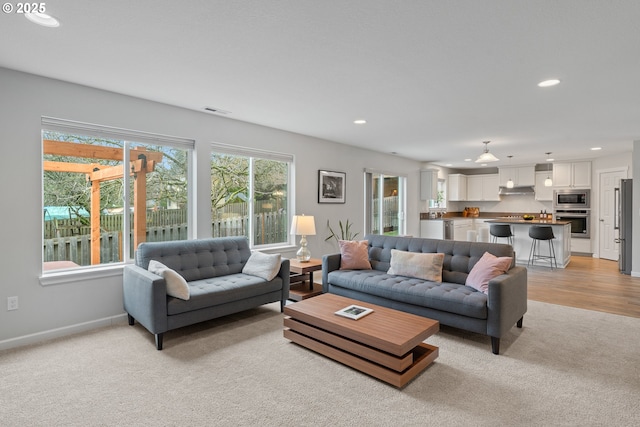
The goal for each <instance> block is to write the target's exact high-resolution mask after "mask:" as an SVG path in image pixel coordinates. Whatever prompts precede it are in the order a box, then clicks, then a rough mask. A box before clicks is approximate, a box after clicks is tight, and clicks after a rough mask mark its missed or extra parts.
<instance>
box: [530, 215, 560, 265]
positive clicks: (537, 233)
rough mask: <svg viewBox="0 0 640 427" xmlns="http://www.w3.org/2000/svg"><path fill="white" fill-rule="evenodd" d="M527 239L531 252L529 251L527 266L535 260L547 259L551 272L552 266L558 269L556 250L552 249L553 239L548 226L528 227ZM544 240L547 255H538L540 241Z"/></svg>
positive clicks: (551, 230) (551, 231)
mask: <svg viewBox="0 0 640 427" xmlns="http://www.w3.org/2000/svg"><path fill="white" fill-rule="evenodd" d="M529 237H531V238H532V239H533V240H532V241H531V250H530V251H529V262H528V263H527V266H529V265H530V264H531V263H532V262H535V260H537V259H548V260H549V267H551V269H552V270H553V264H555V265H556V268H558V262H557V260H556V250H555V249H554V247H553V242H552V240H553V239H554V238H555V236H554V235H553V229H552V228H551V227H550V226H548V225H532V226H531V227H529ZM542 240H546V241H547V242H548V244H549V255H540V241H542Z"/></svg>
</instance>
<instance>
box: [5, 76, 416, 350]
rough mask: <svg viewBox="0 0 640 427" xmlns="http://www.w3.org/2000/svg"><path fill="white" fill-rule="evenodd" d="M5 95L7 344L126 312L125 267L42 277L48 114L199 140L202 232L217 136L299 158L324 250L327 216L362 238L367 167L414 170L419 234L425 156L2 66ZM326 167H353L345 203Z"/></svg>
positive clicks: (304, 203)
mask: <svg viewBox="0 0 640 427" xmlns="http://www.w3.org/2000/svg"><path fill="white" fill-rule="evenodd" d="M0 93H1V94H2V97H1V99H0V120H1V123H2V125H1V126H0V141H1V143H2V147H3V150H4V154H3V155H2V156H1V157H0V165H1V167H0V188H2V210H1V213H0V224H2V230H3V233H2V236H3V239H2V245H3V246H4V247H3V250H2V254H3V255H2V256H1V257H0V268H1V271H2V272H3V279H2V281H1V282H0V349H2V348H7V347H11V346H15V345H21V344H25V343H29V342H33V341H37V340H40V339H43V338H49V337H54V336H57V335H62V334H65V333H69V332H73V331H77V330H81V329H85V328H91V327H95V326H100V325H103V324H109V323H111V322H112V321H114V320H115V321H120V319H121V318H122V314H123V309H122V278H121V272H120V271H119V270H116V271H115V273H114V275H111V276H107V277H103V278H99V279H86V280H81V281H65V280H63V281H62V282H61V283H60V284H57V285H48V286H43V285H41V284H40V281H39V275H40V274H41V265H42V230H41V222H42V201H41V200H42V199H41V194H42V189H41V186H42V165H41V161H42V154H41V137H40V130H41V125H40V123H41V116H51V117H57V118H64V119H69V120H76V121H81V122H87V123H94V124H101V125H107V126H114V127H119V128H127V129H133V130H139V131H146V132H153V133H159V134H165V135H172V136H178V137H184V138H191V139H194V140H195V141H196V168H195V169H196V183H197V185H196V188H195V192H196V198H197V205H196V214H197V218H198V219H199V220H198V223H197V225H196V230H195V237H208V236H210V233H211V220H210V215H211V214H210V212H211V207H210V189H209V185H208V183H209V182H210V176H209V174H210V167H209V156H210V143H211V142H219V143H225V144H233V145H239V146H245V147H253V148H260V149H263V150H264V149H267V150H272V151H277V152H283V153H291V154H293V155H294V156H295V168H296V182H295V186H296V189H295V190H296V191H295V197H296V212H297V213H305V214H307V215H314V216H315V218H316V228H317V231H318V235H317V236H313V237H309V248H310V250H311V252H312V255H313V256H314V257H321V256H322V255H323V254H325V253H329V252H335V251H336V247H335V246H334V244H333V243H331V242H325V241H324V238H325V237H326V236H327V234H328V232H327V229H326V223H327V220H330V221H331V223H332V224H337V222H338V220H343V221H344V220H346V219H347V218H348V219H349V220H351V221H352V222H353V223H354V230H356V231H359V232H360V233H361V235H362V232H363V223H364V221H363V219H364V218H363V216H364V214H363V212H364V207H363V206H364V195H363V194H364V193H363V170H364V168H371V169H379V170H384V171H391V172H396V173H398V174H399V175H407V177H408V206H407V224H408V229H407V233H408V234H413V235H418V233H419V221H418V218H419V216H418V212H419V210H420V209H419V206H418V203H419V187H418V186H419V170H420V163H419V162H416V161H413V160H409V159H403V158H400V157H397V156H392V155H386V154H383V153H377V152H373V151H369V150H363V149H357V148H354V147H349V146H345V145H341V144H337V143H333V142H330V141H325V140H320V139H317V138H312V137H307V136H303V135H299V134H294V133H290V132H285V131H280V130H276V129H272V128H267V127H263V126H257V125H252V124H249V123H245V122H240V121H237V120H231V119H228V118H221V117H217V116H214V115H210V114H208V113H204V112H198V111H192V110H187V109H183V108H177V107H172V106H169V105H165V104H159V103H155V102H151V101H146V100H142V99H137V98H133V97H128V96H124V95H119V94H116V93H111V92H105V91H101V90H97V89H93V88H88V87H84V86H80V85H75V84H71V83H65V82H61V81H56V80H51V79H47V78H42V77H38V76H34V75H29V74H24V73H20V72H17V71H12V70H7V69H4V68H0ZM318 169H328V170H336V171H343V172H346V174H347V193H346V200H347V202H346V203H345V204H343V205H333V204H332V205H319V204H318V203H317V185H318V184H317V174H318ZM294 252H295V250H288V251H285V253H284V255H285V256H293V254H294ZM9 296H18V298H19V309H18V310H15V311H7V310H6V301H7V297H9Z"/></svg>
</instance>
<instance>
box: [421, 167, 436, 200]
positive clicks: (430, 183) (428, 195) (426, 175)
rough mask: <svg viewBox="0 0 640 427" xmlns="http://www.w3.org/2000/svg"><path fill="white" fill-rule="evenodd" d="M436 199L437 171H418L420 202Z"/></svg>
mask: <svg viewBox="0 0 640 427" xmlns="http://www.w3.org/2000/svg"><path fill="white" fill-rule="evenodd" d="M437 198H438V170H437V169H423V170H421V171H420V200H435V199H437Z"/></svg>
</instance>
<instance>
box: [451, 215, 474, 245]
mask: <svg viewBox="0 0 640 427" xmlns="http://www.w3.org/2000/svg"><path fill="white" fill-rule="evenodd" d="M473 228H474V227H473V220H472V219H456V220H454V221H453V240H462V241H465V240H467V231H471V230H473Z"/></svg>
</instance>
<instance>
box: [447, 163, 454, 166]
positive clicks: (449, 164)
mask: <svg viewBox="0 0 640 427" xmlns="http://www.w3.org/2000/svg"><path fill="white" fill-rule="evenodd" d="M445 166H447V167H451V166H453V165H452V164H451V163H447V164H445Z"/></svg>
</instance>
